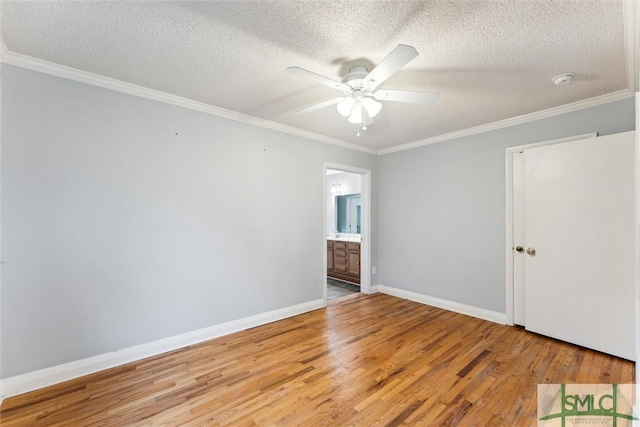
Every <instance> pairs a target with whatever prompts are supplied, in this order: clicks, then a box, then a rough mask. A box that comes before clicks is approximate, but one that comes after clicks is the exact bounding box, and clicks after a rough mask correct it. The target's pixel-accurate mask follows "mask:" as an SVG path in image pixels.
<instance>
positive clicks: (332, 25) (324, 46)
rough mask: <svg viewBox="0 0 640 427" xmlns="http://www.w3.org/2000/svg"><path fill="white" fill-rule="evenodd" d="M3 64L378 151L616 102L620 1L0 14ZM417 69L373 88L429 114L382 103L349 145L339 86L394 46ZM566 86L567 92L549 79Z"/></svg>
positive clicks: (35, 7)
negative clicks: (312, 77) (571, 106)
mask: <svg viewBox="0 0 640 427" xmlns="http://www.w3.org/2000/svg"><path fill="white" fill-rule="evenodd" d="M0 14H1V17H2V21H1V25H2V28H1V36H2V39H3V40H4V43H5V44H6V47H7V49H8V50H9V51H10V52H14V53H19V54H23V55H27V56H31V57H34V58H38V59H42V60H45V61H50V62H53V63H56V64H61V65H65V66H68V67H73V68H76V69H79V70H83V71H88V72H91V73H95V74H99V75H102V76H106V77H110V78H114V79H118V80H122V81H125V82H128V83H133V84H136V85H140V86H144V87H147V88H151V89H155V90H159V91H162V92H167V93H169V94H173V95H178V96H181V97H185V98H190V99H193V100H197V101H200V102H204V103H207V104H211V105H214V106H217V107H221V108H225V109H229V110H232V111H236V112H240V113H243V114H247V115H250V116H255V117H258V118H262V119H266V120H270V121H274V122H277V123H281V124H285V125H288V126H292V127H295V128H298V129H302V130H305V131H309V132H313V133H317V134H320V135H325V136H329V137H332V138H337V139H340V140H343V141H347V142H352V143H356V144H360V145H363V146H366V147H370V148H375V149H379V148H385V147H390V146H394V145H398V144H403V143H407V142H412V141H417V140H421V139H424V138H429V137H433V136H437V135H441V134H446V133H449V132H454V131H458V130H462V129H467V128H471V127H474V126H479V125H483V124H487V123H492V122H496V121H499V120H503V119H508V118H512V117H516V116H520V115H524V114H528V113H532V112H536V111H540V110H545V109H548V108H551V107H556V106H560V105H564V104H567V103H571V102H575V101H579V100H583V99H587V98H591V97H595V96H598V95H603V94H608V93H612V92H616V91H619V90H623V89H627V76H626V64H625V44H624V25H623V20H624V19H623V4H622V2H621V1H588V0H583V1H562V0H551V1H544V0H536V1H524V0H517V1H500V2H488V1H470V2H463V1H458V0H456V1H442V0H437V1H420V2H415V1H411V2H408V1H403V2H392V1H363V2H357V1H351V0H347V1H327V2H320V1H292V0H289V1H276V0H271V1H228V2H227V1H212V2H168V1H165V2H149V1H145V2H132V1H125V2H118V1H108V2H106V1H105V2H89V1H64V2H45V1H38V2H28V1H17V2H12V1H2V3H0ZM399 43H402V44H408V45H411V46H414V47H415V48H416V49H417V50H418V52H419V53H420V56H418V57H417V58H416V59H415V60H413V61H412V62H410V63H409V64H408V65H407V66H406V67H404V68H403V69H402V70H401V71H399V72H398V73H397V74H395V75H394V76H392V77H391V78H389V79H388V80H387V81H385V82H384V83H383V84H382V85H381V86H380V88H384V89H401V90H417V91H429V92H439V93H440V94H441V97H440V100H439V102H438V103H437V104H436V105H434V106H429V107H427V106H422V105H417V104H400V103H392V102H386V103H384V106H383V109H382V111H381V113H380V114H379V115H378V116H377V117H376V118H375V123H374V124H373V125H372V126H371V127H370V128H369V129H368V130H367V131H366V132H364V133H363V134H362V135H361V136H360V137H356V129H355V125H352V124H350V123H348V122H347V120H346V119H345V118H343V117H342V116H340V115H339V114H338V113H337V111H336V109H335V107H328V108H326V109H323V110H320V111H316V112H312V113H309V114H306V115H294V114H293V112H294V111H296V110H299V109H301V108H302V107H305V106H308V105H311V104H314V103H319V102H321V101H324V100H328V99H331V98H333V97H335V96H339V95H340V92H338V91H336V90H333V89H331V88H329V87H326V86H321V85H318V84H315V83H313V82H309V81H306V80H304V79H301V78H299V77H297V76H294V75H290V74H288V73H286V72H285V68H287V67H290V66H299V67H302V68H306V69H308V70H311V71H314V72H316V73H319V74H322V75H325V76H327V77H330V78H333V79H336V80H341V79H342V77H344V75H345V74H346V73H347V72H348V70H349V68H350V67H351V66H353V65H366V66H368V67H369V69H371V68H372V67H373V66H375V64H377V63H378V62H380V61H381V60H382V59H383V58H384V57H385V56H386V55H387V54H388V53H389V52H390V51H391V50H392V49H393V48H394V47H395V46H396V45H397V44H399ZM562 72H574V73H575V74H576V78H575V79H574V81H573V82H572V83H571V84H567V85H561V86H554V85H553V84H552V83H551V79H552V77H553V76H555V75H556V74H559V73H562Z"/></svg>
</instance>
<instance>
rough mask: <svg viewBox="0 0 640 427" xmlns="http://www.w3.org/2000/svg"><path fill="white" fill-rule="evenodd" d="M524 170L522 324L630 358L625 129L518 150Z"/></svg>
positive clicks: (630, 209)
mask: <svg viewBox="0 0 640 427" xmlns="http://www.w3.org/2000/svg"><path fill="white" fill-rule="evenodd" d="M524 170H525V176H524V193H525V196H524V217H525V220H524V224H525V229H524V233H525V236H524V242H525V244H524V245H523V246H524V247H525V251H528V252H529V253H526V252H525V253H524V254H522V255H521V254H514V255H515V256H516V257H518V256H520V255H521V256H522V257H524V277H525V327H526V328H527V329H528V330H531V331H533V332H537V333H540V334H543V335H547V336H550V337H554V338H558V339H561V340H563V341H567V342H571V343H575V344H578V345H582V346H585V347H588V348H592V349H595V350H599V351H602V352H605V353H609V354H613V355H616V356H620V357H623V358H626V359H630V360H634V359H635V357H634V353H635V348H634V346H635V344H634V309H635V307H634V136H633V132H627V133H622V134H616V135H610V136H605V137H600V138H591V139H587V140H582V141H574V142H567V143H564V144H558V145H551V146H546V147H540V148H534V149H531V150H526V151H525V153H524ZM533 250H535V253H533Z"/></svg>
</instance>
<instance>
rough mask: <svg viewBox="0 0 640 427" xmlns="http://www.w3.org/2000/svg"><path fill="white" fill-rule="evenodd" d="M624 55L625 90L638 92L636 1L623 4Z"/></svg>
mask: <svg viewBox="0 0 640 427" xmlns="http://www.w3.org/2000/svg"><path fill="white" fill-rule="evenodd" d="M623 16H624V18H623V19H624V53H625V55H624V56H625V61H626V68H627V88H628V89H629V90H630V91H631V92H636V91H638V90H639V85H640V83H639V82H638V59H639V58H638V48H639V47H640V46H639V44H640V8H639V7H638V0H625V1H624V2H623Z"/></svg>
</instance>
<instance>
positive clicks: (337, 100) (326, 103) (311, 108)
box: [293, 97, 344, 115]
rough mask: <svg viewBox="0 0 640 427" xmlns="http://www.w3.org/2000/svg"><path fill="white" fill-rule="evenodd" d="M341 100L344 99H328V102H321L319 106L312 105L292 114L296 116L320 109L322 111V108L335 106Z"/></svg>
mask: <svg viewBox="0 0 640 427" xmlns="http://www.w3.org/2000/svg"><path fill="white" fill-rule="evenodd" d="M343 99H344V98H342V97H338V98H333V99H330V100H328V101H324V102H321V103H320V104H314V105H312V106H310V107H306V108H303V109H302V110H298V111H296V112H295V113H293V114H295V115H298V114H306V113H310V112H312V111H317V110H321V109H323V108H325V107H328V106H330V105H335V104H337V103H338V102H340V101H342V100H343Z"/></svg>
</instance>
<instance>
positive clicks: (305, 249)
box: [1, 64, 377, 378]
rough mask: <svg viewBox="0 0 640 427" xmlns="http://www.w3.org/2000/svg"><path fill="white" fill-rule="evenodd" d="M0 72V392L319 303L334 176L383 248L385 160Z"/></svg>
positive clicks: (10, 70) (21, 72)
mask: <svg viewBox="0 0 640 427" xmlns="http://www.w3.org/2000/svg"><path fill="white" fill-rule="evenodd" d="M1 71H2V112H3V115H2V128H1V129H2V147H1V148H2V159H1V161H2V163H1V180H2V181H1V182H2V205H1V220H2V223H1V227H2V231H3V235H2V242H1V246H2V247H1V250H2V261H3V262H4V264H2V277H1V279H2V294H1V303H2V306H1V321H2V324H1V326H2V328H1V329H2V330H1V339H2V341H1V344H2V346H1V347H2V355H1V356H2V362H3V363H2V370H1V376H2V378H6V377H10V376H14V375H17V374H21V373H25V372H29V371H33V370H37V369H41V368H46V367H50V366H54V365H57V364H61V363H64V362H69V361H73V360H77V359H81V358H85V357H89V356H93V355H97V354H101V353H105V352H109V351H113V350H117V349H122V348H126V347H130V346H133V345H137V344H142V343H145V342H150V341H153V340H156V339H160V338H163V337H168V336H172V335H175V334H180V333H183V332H188V331H192V330H195V329H198V328H203V327H207V326H211V325H215V324H218V323H222V322H225V321H230V320H234V319H239V318H243V317H246V316H250V315H254V314H258V313H263V312H266V311H270V310H275V309H279V308H283V307H288V306H291V305H295V304H300V303H304V302H307V301H311V300H316V299H319V298H322V295H323V289H322V288H323V286H325V283H324V280H323V274H324V271H323V264H322V259H323V258H322V257H323V252H324V251H325V250H326V248H325V245H326V243H325V236H324V225H323V223H322V219H323V212H322V211H323V187H322V183H323V173H324V170H323V162H331V163H337V164H342V165H350V166H354V167H359V168H364V169H371V170H372V171H373V173H372V179H373V187H374V191H373V195H372V197H373V224H372V226H373V230H374V236H373V241H374V242H376V236H375V229H376V227H377V223H376V218H375V215H376V206H377V202H376V197H377V196H376V192H375V188H376V186H377V185H376V177H377V175H376V173H377V172H376V165H377V158H376V157H375V156H372V155H368V154H364V153H360V152H355V151H352V150H348V149H343V148H340V147H336V146H331V145H327V144H322V143H317V142H313V141H309V140H306V139H303V138H299V137H296V136H292V135H287V134H282V133H279V132H275V131H270V130H266V129H262V128H257V127H255V126H250V125H246V124H242V123H238V122H234V121H230V120H225V119H221V118H218V117H213V116H210V115H206V114H202V113H198V112H195V111H191V110H187V109H183V108H179V107H174V106H170V105H165V104H162V103H158V102H154V101H150V100H146V99H143V98H138V97H134V96H130V95H126V94H122V93H119V92H115V91H110V90H106V89H102V88H98V87H94V86H90V85H85V84H82V83H78V82H74V81H70V80H65V79H61V78H57V77H54V76H50V75H46V74H41V73H37V72H33V71H29V70H25V69H21V68H17V67H13V66H10V65H6V64H2V69H1ZM376 250H377V248H376V245H375V244H374V245H373V248H372V251H373V265H376V264H375V262H376V259H377V256H376Z"/></svg>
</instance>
